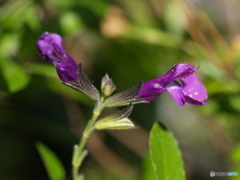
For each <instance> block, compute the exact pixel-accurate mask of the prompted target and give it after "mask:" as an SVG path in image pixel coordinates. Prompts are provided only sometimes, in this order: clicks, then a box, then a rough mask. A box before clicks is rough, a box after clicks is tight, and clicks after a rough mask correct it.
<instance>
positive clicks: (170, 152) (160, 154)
mask: <svg viewBox="0 0 240 180" xmlns="http://www.w3.org/2000/svg"><path fill="white" fill-rule="evenodd" d="M149 143H150V155H151V159H152V164H153V169H154V173H155V176H156V179H157V180H170V179H174V180H185V179H186V178H185V172H184V168H183V161H182V157H181V152H180V150H179V148H178V143H177V141H176V140H175V139H174V136H173V134H172V133H171V132H170V131H168V130H167V129H166V128H164V127H163V126H161V125H159V124H158V123H157V122H156V123H155V124H154V125H153V127H152V129H151V132H150V141H149Z"/></svg>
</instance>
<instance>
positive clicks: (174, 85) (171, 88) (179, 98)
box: [166, 81, 185, 107]
mask: <svg viewBox="0 0 240 180" xmlns="http://www.w3.org/2000/svg"><path fill="white" fill-rule="evenodd" d="M166 89H167V91H168V92H169V94H170V95H171V96H172V98H173V99H174V101H175V102H176V103H177V104H178V105H179V106H181V107H183V106H184V105H185V98H184V94H183V87H182V86H181V85H180V84H179V83H178V82H177V81H173V82H171V84H169V85H168V87H167V88H166Z"/></svg>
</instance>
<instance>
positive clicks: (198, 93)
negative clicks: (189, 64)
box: [181, 74, 208, 101]
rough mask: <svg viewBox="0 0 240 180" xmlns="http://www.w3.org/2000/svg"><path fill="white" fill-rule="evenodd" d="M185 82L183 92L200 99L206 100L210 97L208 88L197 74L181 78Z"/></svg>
mask: <svg viewBox="0 0 240 180" xmlns="http://www.w3.org/2000/svg"><path fill="white" fill-rule="evenodd" d="M181 82H182V83H183V87H184V88H183V93H184V95H186V96H189V97H192V98H193V99H196V100H198V101H204V100H206V99H207V98H208V94H207V90H206V88H205V87H204V85H203V84H202V83H201V81H200V80H199V78H198V76H197V75H196V74H192V75H191V76H188V77H187V78H184V79H181Z"/></svg>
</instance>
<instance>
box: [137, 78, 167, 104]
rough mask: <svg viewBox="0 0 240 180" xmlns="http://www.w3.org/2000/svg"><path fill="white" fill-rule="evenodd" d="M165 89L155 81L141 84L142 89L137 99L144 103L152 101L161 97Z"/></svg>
mask: <svg viewBox="0 0 240 180" xmlns="http://www.w3.org/2000/svg"><path fill="white" fill-rule="evenodd" d="M165 90H166V89H165V87H163V86H161V84H160V83H159V82H157V81H156V80H155V79H153V80H151V81H148V82H145V83H143V87H142V89H141V91H140V93H139V94H138V97H140V98H142V99H143V100H145V101H152V100H154V99H155V98H156V97H157V96H159V95H161V94H162V93H163V92H164V91H165Z"/></svg>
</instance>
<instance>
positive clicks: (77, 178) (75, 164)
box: [72, 97, 104, 180]
mask: <svg viewBox="0 0 240 180" xmlns="http://www.w3.org/2000/svg"><path fill="white" fill-rule="evenodd" d="M103 108H104V98H103V97H101V99H100V100H99V101H97V102H96V105H95V108H94V110H93V115H92V118H91V119H90V121H89V122H88V124H87V126H86V128H85V129H84V131H83V134H82V138H81V140H80V142H79V145H75V146H74V147H73V157H72V175H73V180H83V178H84V176H83V175H82V174H79V173H78V170H79V168H80V166H81V164H82V162H83V160H84V159H85V157H86V156H87V154H88V152H87V150H86V149H84V147H85V145H86V142H87V140H88V138H89V137H90V135H91V133H92V132H93V131H94V124H95V122H96V120H97V118H98V116H99V115H100V113H101V112H102V110H103Z"/></svg>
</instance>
